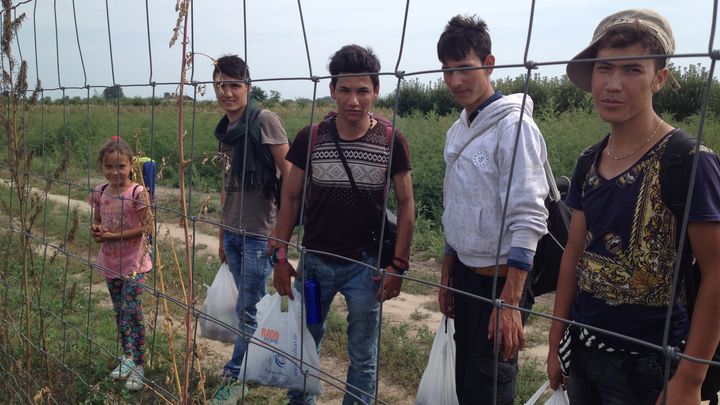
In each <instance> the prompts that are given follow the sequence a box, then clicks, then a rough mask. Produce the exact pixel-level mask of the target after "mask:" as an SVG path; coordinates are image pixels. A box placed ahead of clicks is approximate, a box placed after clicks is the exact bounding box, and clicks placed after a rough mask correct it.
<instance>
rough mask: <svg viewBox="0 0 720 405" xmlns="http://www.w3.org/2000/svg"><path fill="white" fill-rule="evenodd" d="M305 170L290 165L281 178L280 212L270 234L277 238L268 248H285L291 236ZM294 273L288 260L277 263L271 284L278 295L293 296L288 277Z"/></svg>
mask: <svg viewBox="0 0 720 405" xmlns="http://www.w3.org/2000/svg"><path fill="white" fill-rule="evenodd" d="M304 180H305V171H304V170H302V169H300V168H299V167H297V166H295V165H290V172H289V173H288V176H287V180H283V188H282V192H281V197H280V198H281V202H280V213H279V214H278V219H277V223H276V224H275V229H274V230H273V232H272V234H273V235H274V236H275V238H277V239H278V240H271V241H270V243H269V248H270V250H272V249H275V248H280V249H287V244H288V243H289V241H290V237H291V236H292V231H293V228H294V227H295V222H296V221H297V218H296V216H297V212H298V209H299V208H300V204H301V197H302V192H303V181H304ZM294 275H295V269H293V267H292V265H291V264H290V263H289V262H287V261H286V262H284V263H277V264H276V265H275V267H274V271H273V285H274V286H275V289H276V290H277V292H278V293H280V295H287V296H289V297H290V298H293V295H292V286H291V283H290V277H292V276H294Z"/></svg>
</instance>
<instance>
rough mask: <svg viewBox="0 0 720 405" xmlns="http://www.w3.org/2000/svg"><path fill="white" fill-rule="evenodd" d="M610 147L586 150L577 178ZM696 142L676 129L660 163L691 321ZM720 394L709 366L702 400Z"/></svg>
mask: <svg viewBox="0 0 720 405" xmlns="http://www.w3.org/2000/svg"><path fill="white" fill-rule="evenodd" d="M606 144H607V137H606V138H605V139H604V140H602V141H601V142H599V143H597V144H595V145H593V146H591V147H589V148H588V149H586V150H585V151H584V152H583V153H582V155H580V159H578V163H577V168H576V170H577V173H576V175H580V176H582V178H585V177H586V176H587V174H588V172H589V171H590V167H591V166H592V164H593V163H594V162H595V159H596V156H597V154H598V153H600V152H601V151H602V150H603V148H604V147H605V145H606ZM696 145H697V139H696V138H693V137H692V136H690V135H688V134H687V133H686V132H684V131H682V130H680V129H676V130H674V131H673V133H672V134H670V139H668V143H667V145H666V146H665V151H664V152H663V155H662V157H661V161H660V192H661V194H662V200H663V203H664V204H665V206H667V207H668V208H669V209H670V211H672V213H673V216H674V217H675V221H676V231H677V234H676V238H675V240H676V241H677V243H678V246H677V249H679V248H680V243H682V244H683V245H682V246H683V255H682V257H681V258H680V272H681V273H680V276H681V277H682V279H683V281H684V284H685V296H686V302H687V306H686V309H687V311H688V316H689V317H690V318H691V319H692V311H693V307H694V306H695V299H696V298H697V292H698V288H699V287H700V269H699V267H698V265H697V263H696V262H695V258H694V257H693V253H692V248H691V246H690V242H689V240H688V237H687V235H685V236H684V237H683V235H681V234H680V231H681V226H680V225H681V224H682V220H683V215H684V214H685V201H686V200H687V194H688V188H689V186H690V172H691V170H692V164H693V154H694V151H695V146H696ZM712 360H713V361H720V347H718V348H716V349H715V354H714V355H713V358H712ZM719 391H720V367H713V366H711V367H709V368H708V371H707V375H706V376H705V381H703V385H702V388H701V391H700V396H701V399H702V400H703V401H707V400H710V404H711V405H717V404H718V399H717V393H718V392H719Z"/></svg>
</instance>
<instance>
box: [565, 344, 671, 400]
mask: <svg viewBox="0 0 720 405" xmlns="http://www.w3.org/2000/svg"><path fill="white" fill-rule="evenodd" d="M573 339H574V341H573V343H572V353H571V354H570V380H569V382H568V398H569V399H570V404H571V405H575V404H578V405H580V404H582V405H593V404H598V405H600V404H602V405H623V404H628V405H630V404H631V405H636V404H637V405H645V404H647V405H653V404H655V401H656V400H657V398H658V396H659V395H660V392H661V391H662V389H663V381H664V366H665V360H664V357H663V355H662V353H659V352H658V353H648V354H642V355H631V354H628V353H625V352H617V351H616V352H613V353H608V352H606V351H604V350H598V349H594V348H588V347H585V345H584V344H582V343H581V342H577V340H576V339H577V338H575V337H574V338H573ZM676 366H677V364H676V361H675V360H673V361H672V362H671V366H670V377H672V375H673V373H674V371H675V367H676Z"/></svg>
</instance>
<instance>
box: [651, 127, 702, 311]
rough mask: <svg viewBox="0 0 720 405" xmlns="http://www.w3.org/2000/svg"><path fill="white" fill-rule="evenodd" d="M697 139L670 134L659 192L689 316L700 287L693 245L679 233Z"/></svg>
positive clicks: (662, 160) (681, 134)
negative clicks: (671, 224) (671, 221)
mask: <svg viewBox="0 0 720 405" xmlns="http://www.w3.org/2000/svg"><path fill="white" fill-rule="evenodd" d="M696 145H697V139H696V138H694V137H692V136H690V135H689V134H687V133H686V132H684V131H682V130H680V129H676V130H674V131H673V133H672V134H670V139H668V141H667V144H666V145H665V151H664V152H663V155H662V157H661V160H660V192H661V195H662V201H663V204H665V206H666V207H667V208H668V209H669V210H670V211H672V214H673V217H675V250H676V252H677V251H679V250H680V247H681V246H683V254H682V257H680V258H679V260H680V271H681V276H684V282H685V298H686V301H687V308H686V309H687V311H688V314H689V315H690V316H692V310H693V307H694V306H695V299H696V298H697V290H698V288H699V287H700V285H699V282H700V279H699V276H698V274H695V273H696V272H695V269H694V267H695V266H693V265H692V263H693V260H694V259H693V253H692V247H691V246H690V240H689V239H688V236H687V235H682V234H681V231H682V221H683V216H684V215H685V201H686V200H687V195H688V189H689V187H690V172H691V171H692V164H693V156H694V153H693V151H694V150H695V146H696Z"/></svg>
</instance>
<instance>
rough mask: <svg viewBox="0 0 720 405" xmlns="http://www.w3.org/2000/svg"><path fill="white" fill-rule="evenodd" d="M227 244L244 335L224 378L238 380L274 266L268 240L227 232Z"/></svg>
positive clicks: (236, 347) (241, 335) (239, 339)
mask: <svg viewBox="0 0 720 405" xmlns="http://www.w3.org/2000/svg"><path fill="white" fill-rule="evenodd" d="M224 242H225V243H224V245H225V258H226V260H227V264H228V267H230V273H232V275H233V278H234V279H235V286H237V290H238V300H237V303H236V304H235V311H236V312H237V315H238V321H239V324H238V325H239V328H238V329H240V330H241V331H243V334H240V335H238V337H237V339H236V340H235V348H234V349H233V354H232V358H231V359H230V361H228V362H227V363H226V364H225V368H224V369H223V374H224V375H226V376H229V377H233V378H237V377H238V374H239V373H240V367H241V366H242V362H243V357H244V356H245V349H246V347H247V341H246V336H248V337H250V336H252V335H253V333H255V329H257V317H256V315H257V310H256V308H255V305H256V304H257V303H258V302H259V301H260V299H262V297H263V296H265V294H267V284H268V280H269V279H270V274H271V273H272V266H271V265H270V260H269V258H268V255H267V248H268V242H267V239H264V238H263V239H260V238H251V237H247V236H245V237H243V236H241V235H236V234H234V233H231V232H227V231H226V232H225V237H224Z"/></svg>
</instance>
